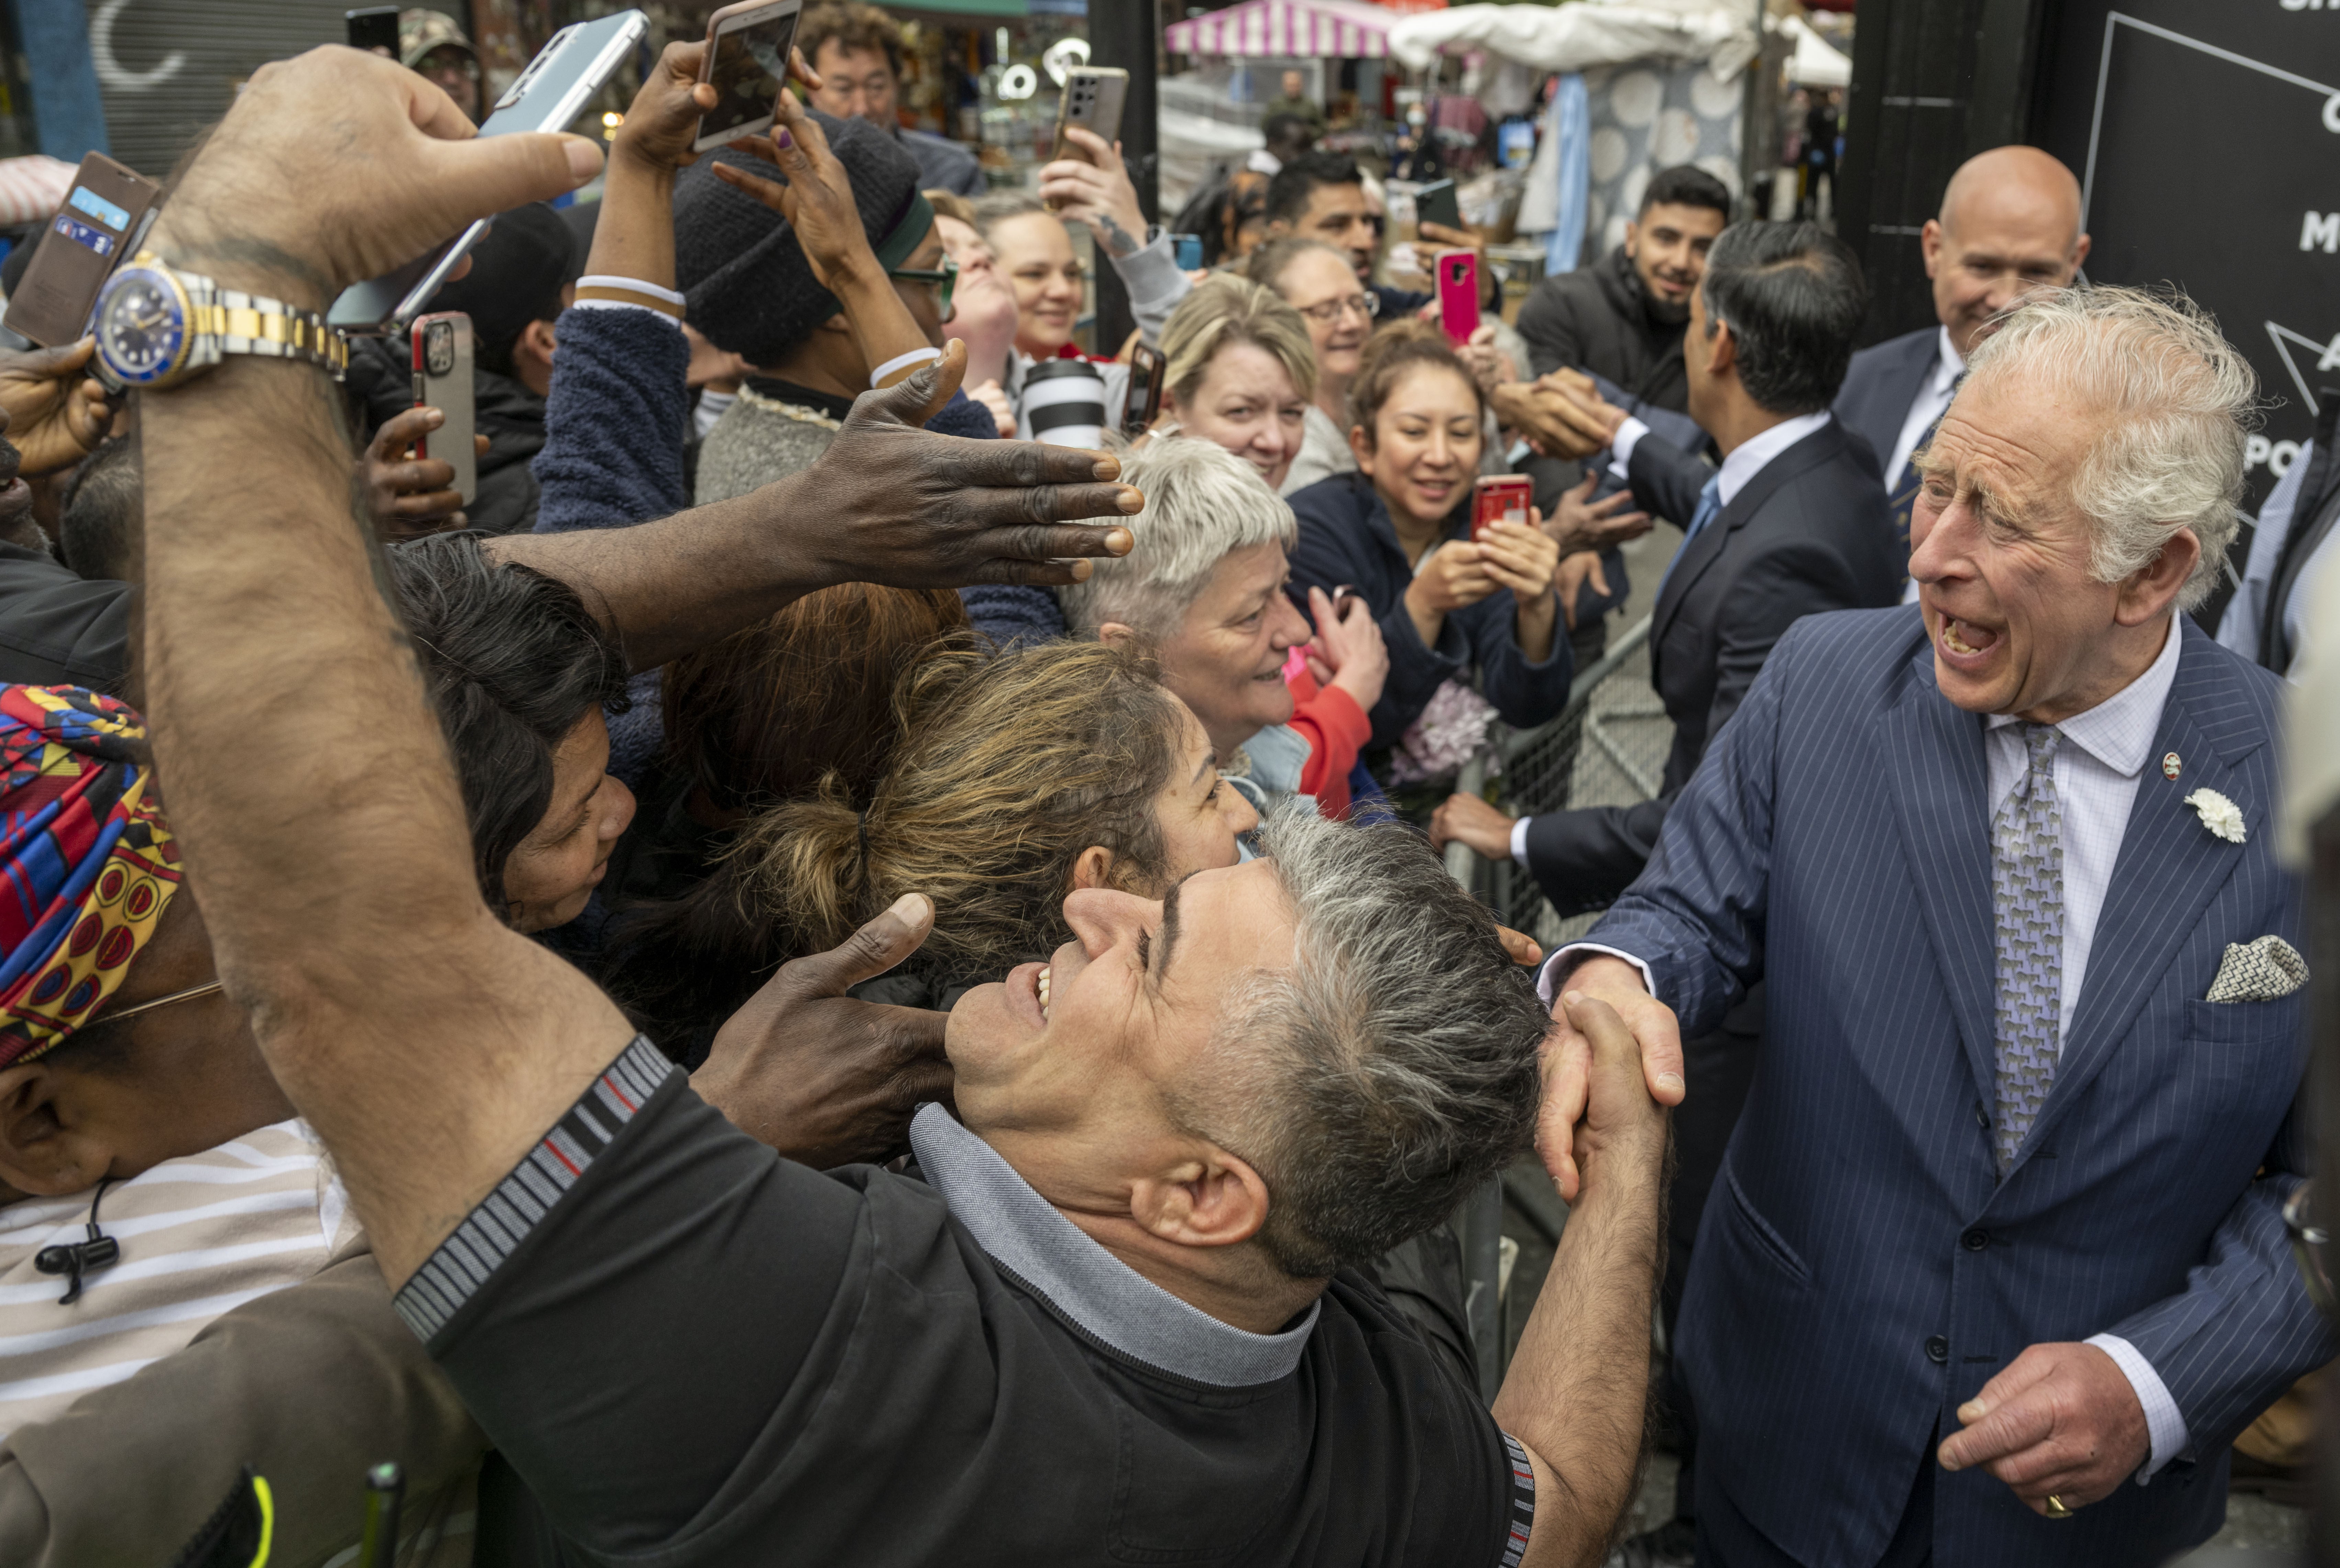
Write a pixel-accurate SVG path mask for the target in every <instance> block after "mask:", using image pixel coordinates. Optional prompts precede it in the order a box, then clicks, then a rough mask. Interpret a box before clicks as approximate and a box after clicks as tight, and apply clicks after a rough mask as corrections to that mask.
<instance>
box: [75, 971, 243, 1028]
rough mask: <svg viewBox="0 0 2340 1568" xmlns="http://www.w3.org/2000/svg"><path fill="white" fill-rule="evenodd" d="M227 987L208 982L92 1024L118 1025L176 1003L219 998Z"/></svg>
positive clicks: (158, 998)
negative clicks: (125, 1020) (127, 1019)
mask: <svg viewBox="0 0 2340 1568" xmlns="http://www.w3.org/2000/svg"><path fill="white" fill-rule="evenodd" d="M226 988H227V987H225V986H223V984H222V983H221V982H219V981H217V980H206V981H204V982H203V984H202V985H200V986H189V987H187V988H186V989H185V990H183V991H173V992H172V993H171V994H170V995H169V996H166V997H155V998H154V1000H153V1001H151V1002H141V1003H139V1004H138V1005H137V1006H136V1007H124V1008H123V1009H122V1010H121V1011H120V1012H118V1013H100V1014H99V1015H98V1016H97V1017H94V1018H92V1019H90V1023H92V1024H118V1023H120V1022H122V1021H123V1020H124V1018H134V1017H137V1016H138V1015H139V1014H141V1013H151V1012H153V1011H154V1009H156V1008H157V1007H170V1006H171V1005H172V1004H174V1003H176V1002H192V1001H193V1000H194V999H195V998H196V997H212V996H217V995H218V994H219V993H220V992H221V991H223V990H225V989H226Z"/></svg>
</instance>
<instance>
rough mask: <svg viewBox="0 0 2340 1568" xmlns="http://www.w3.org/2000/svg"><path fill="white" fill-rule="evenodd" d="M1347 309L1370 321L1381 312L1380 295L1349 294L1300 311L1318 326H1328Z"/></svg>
mask: <svg viewBox="0 0 2340 1568" xmlns="http://www.w3.org/2000/svg"><path fill="white" fill-rule="evenodd" d="M1349 311H1354V312H1356V313H1358V314H1359V315H1361V316H1363V317H1364V318H1365V320H1367V321H1371V320H1373V318H1374V317H1375V316H1377V315H1379V314H1381V313H1382V297H1381V295H1379V294H1351V295H1349V296H1348V297H1347V298H1345V299H1338V300H1326V301H1324V303H1321V304H1314V305H1310V306H1309V307H1308V308H1307V309H1305V310H1304V311H1302V312H1301V314H1302V315H1304V316H1306V317H1307V318H1308V319H1309V320H1310V321H1312V322H1314V323H1317V324H1319V325H1320V326H1328V327H1329V326H1331V325H1332V324H1333V323H1334V322H1337V321H1339V320H1340V319H1341V317H1342V315H1343V313H1345V312H1349Z"/></svg>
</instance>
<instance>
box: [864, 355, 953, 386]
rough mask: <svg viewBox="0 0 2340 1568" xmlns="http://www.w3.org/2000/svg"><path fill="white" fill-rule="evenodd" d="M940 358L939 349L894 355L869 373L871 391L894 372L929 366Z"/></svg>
mask: <svg viewBox="0 0 2340 1568" xmlns="http://www.w3.org/2000/svg"><path fill="white" fill-rule="evenodd" d="M942 357H943V351H942V350H940V349H912V350H911V351H910V352H908V353H906V354H896V355H895V356H894V357H893V358H892V359H890V360H887V362H885V363H884V364H882V365H879V366H878V367H877V369H876V370H873V371H871V372H869V385H870V387H871V388H872V390H875V389H876V388H877V387H880V386H882V385H883V384H884V383H885V381H886V378H887V376H890V375H892V374H893V373H894V372H896V371H901V370H909V369H911V368H913V367H915V366H918V365H930V364H932V363H934V362H936V361H937V360H938V359H940V358H942Z"/></svg>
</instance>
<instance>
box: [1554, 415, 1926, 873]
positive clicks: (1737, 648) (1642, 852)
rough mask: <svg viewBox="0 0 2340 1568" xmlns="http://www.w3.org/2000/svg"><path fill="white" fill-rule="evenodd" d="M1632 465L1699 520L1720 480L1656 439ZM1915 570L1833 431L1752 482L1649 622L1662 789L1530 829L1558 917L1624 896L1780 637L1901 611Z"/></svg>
mask: <svg viewBox="0 0 2340 1568" xmlns="http://www.w3.org/2000/svg"><path fill="white" fill-rule="evenodd" d="M1628 466H1629V470H1630V471H1631V476H1632V484H1633V495H1634V499H1635V500H1636V501H1639V502H1640V503H1641V505H1642V506H1644V507H1646V508H1648V509H1650V510H1651V511H1655V512H1657V513H1659V514H1660V515H1661V516H1664V517H1691V516H1693V515H1695V514H1696V512H1697V510H1698V491H1699V489H1700V487H1701V486H1702V485H1704V484H1705V482H1706V481H1707V478H1708V477H1709V476H1710V474H1711V473H1712V470H1710V469H1709V468H1708V467H1707V466H1706V465H1705V464H1704V463H1702V462H1700V461H1698V460H1697V459H1695V458H1692V457H1689V456H1687V455H1685V454H1684V453H1683V452H1681V450H1680V449H1679V448H1676V447H1673V446H1670V445H1668V444H1667V443H1666V442H1664V441H1663V440H1661V438H1659V437H1657V436H1654V435H1651V436H1644V437H1642V438H1641V442H1640V443H1639V444H1638V445H1636V446H1635V447H1634V448H1633V459H1632V461H1631V464H1630V465H1628ZM1904 566H1905V562H1904V561H1903V560H1902V559H1901V553H1900V546H1899V542H1898V541H1896V539H1895V536H1894V532H1893V522H1892V518H1891V516H1890V515H1889V511H1888V510H1887V507H1886V504H1885V486H1884V483H1883V481H1880V480H1879V478H1878V477H1877V463H1876V459H1875V458H1874V457H1872V456H1871V455H1870V454H1869V449H1868V444H1867V443H1866V442H1861V441H1859V440H1858V439H1856V438H1854V437H1852V436H1850V435H1849V434H1848V433H1847V432H1845V429H1844V427H1843V426H1842V425H1840V424H1838V423H1837V422H1834V421H1833V420H1831V421H1830V422H1829V423H1828V424H1826V425H1824V426H1822V427H1821V428H1820V429H1819V430H1817V431H1814V432H1812V433H1811V434H1810V435H1808V436H1806V437H1805V438H1804V439H1803V440H1801V441H1800V442H1797V443H1796V444H1795V445H1793V446H1791V447H1790V448H1789V449H1788V450H1787V451H1785V452H1781V453H1780V454H1779V455H1778V456H1777V457H1775V458H1773V459H1772V460H1771V461H1770V462H1768V463H1766V464H1765V465H1764V466H1763V468H1762V469H1761V471H1759V472H1758V473H1757V474H1756V475H1755V477H1754V478H1753V479H1750V480H1749V481H1747V485H1746V488H1745V489H1743V490H1741V491H1740V492H1739V493H1738V494H1737V495H1735V496H1733V497H1732V498H1731V501H1730V505H1729V506H1726V507H1724V508H1723V509H1722V513H1721V515H1720V516H1719V517H1717V518H1716V519H1715V520H1714V521H1713V522H1712V523H1711V524H1710V525H1709V526H1708V527H1707V529H1706V531H1704V532H1703V533H1701V534H1700V535H1699V537H1698V538H1697V539H1695V540H1693V541H1691V542H1690V544H1689V545H1688V546H1687V547H1686V548H1685V550H1684V551H1683V552H1682V554H1681V558H1680V561H1679V563H1678V564H1677V565H1676V566H1675V568H1674V570H1673V572H1672V574H1671V576H1670V577H1668V578H1667V579H1666V581H1665V585H1664V587H1663V589H1662V590H1661V591H1660V592H1659V594H1658V602H1657V608H1656V609H1655V610H1652V611H1651V627H1650V678H1651V684H1652V685H1654V686H1655V687H1656V688H1657V689H1658V695H1659V697H1660V698H1661V699H1662V700H1663V701H1664V702H1665V705H1666V716H1667V717H1668V718H1670V719H1672V720H1673V722H1674V742H1673V750H1672V753H1671V755H1670V756H1668V757H1667V759H1666V772H1665V782H1664V789H1663V790H1662V792H1661V794H1660V795H1659V797H1658V799H1655V800H1645V801H1643V802H1641V804H1640V805H1637V806H1594V807H1586V808H1582V809H1577V810H1573V811H1553V812H1549V813H1547V814H1545V815H1542V816H1540V817H1536V818H1533V819H1531V821H1530V822H1529V825H1528V832H1527V851H1528V868H1529V869H1530V870H1532V872H1534V873H1535V878H1536V880H1537V882H1538V883H1539V884H1541V885H1542V888H1543V890H1544V894H1545V896H1546V897H1547V898H1551V900H1552V906H1553V908H1556V909H1558V910H1559V911H1560V913H1561V914H1562V916H1568V915H1575V914H1581V913H1582V912H1583V911H1585V910H1587V909H1595V908H1601V907H1602V906H1604V905H1606V904H1608V903H1609V902H1610V901H1611V900H1612V899H1614V898H1616V896H1617V895H1618V894H1619V893H1621V892H1623V891H1624V890H1625V888H1626V887H1627V886H1628V885H1629V884H1630V883H1631V881H1632V880H1633V878H1635V877H1638V876H1640V875H1641V865H1642V862H1643V861H1645V860H1647V859H1648V858H1650V851H1651V849H1653V848H1655V847H1656V844H1657V840H1658V829H1659V828H1660V827H1661V825H1663V823H1664V821H1665V815H1666V809H1667V807H1668V806H1669V805H1670V804H1671V802H1672V800H1673V798H1674V797H1675V796H1676V795H1677V794H1679V793H1681V788H1682V786H1683V785H1684V784H1685V783H1687V782H1689V780H1690V776H1691V773H1692V772H1693V771H1695V770H1696V769H1697V767H1698V764H1699V759H1700V758H1702V757H1703V756H1705V755H1706V747H1707V742H1708V741H1709V740H1710V739H1713V737H1714V736H1715V734H1716V733H1717V732H1718V731H1720V729H1721V728H1722V726H1723V724H1724V723H1725V721H1727V720H1728V719H1730V716H1731V714H1733V713H1735V712H1736V711H1738V709H1739V703H1740V699H1742V698H1744V697H1745V696H1746V695H1747V689H1748V688H1749V687H1750V686H1751V685H1753V684H1754V683H1755V677H1756V674H1757V672H1758V671H1760V670H1761V669H1762V668H1763V660H1765V659H1766V658H1768V657H1770V652H1771V645H1772V644H1773V643H1775V642H1777V641H1779V640H1780V634H1781V633H1783V632H1785V631H1786V630H1788V628H1789V627H1790V625H1792V624H1794V623H1795V622H1796V621H1797V620H1800V619H1801V618H1803V617H1804V616H1807V615H1811V614H1815V613H1817V612H1819V611H1820V610H1861V609H1882V608H1884V607H1885V606H1888V605H1890V604H1892V603H1894V602H1895V601H1897V600H1899V598H1900V596H1901V577H1902V571H1903V568H1904Z"/></svg>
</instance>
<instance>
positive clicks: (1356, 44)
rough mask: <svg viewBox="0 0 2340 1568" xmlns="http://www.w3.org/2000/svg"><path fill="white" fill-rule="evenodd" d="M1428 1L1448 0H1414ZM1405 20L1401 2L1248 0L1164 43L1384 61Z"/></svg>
mask: <svg viewBox="0 0 2340 1568" xmlns="http://www.w3.org/2000/svg"><path fill="white" fill-rule="evenodd" d="M1425 3H1426V4H1431V5H1443V3H1444V0H1411V5H1412V6H1416V7H1418V6H1419V5H1423V4H1425ZM1474 9H1480V10H1500V9H1502V7H1501V6H1480V7H1474ZM1441 14H1443V13H1441ZM1403 20H1405V17H1404V15H1403V12H1402V11H1401V10H1400V9H1399V8H1398V7H1396V6H1391V5H1371V4H1369V3H1368V0H1245V4H1244V5H1231V6H1229V7H1228V8H1227V9H1226V10H1225V11H1214V12H1211V13H1210V14H1209V15H1203V16H1190V17H1188V18H1187V19H1186V20H1185V21H1184V22H1173V23H1171V24H1170V25H1169V26H1167V27H1165V28H1164V29H1163V30H1162V43H1163V46H1164V47H1165V49H1167V50H1169V52H1170V53H1171V54H1173V55H1225V56H1234V57H1250V58H1281V59H1287V60H1289V59H1305V58H1307V57H1308V56H1310V55H1318V56H1321V57H1323V58H1325V59H1340V60H1382V59H1386V58H1388V56H1389V54H1390V47H1389V33H1390V29H1391V28H1392V27H1393V26H1395V25H1398V24H1399V23H1400V22H1403Z"/></svg>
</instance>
